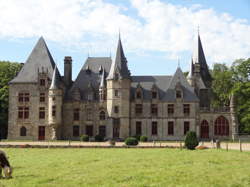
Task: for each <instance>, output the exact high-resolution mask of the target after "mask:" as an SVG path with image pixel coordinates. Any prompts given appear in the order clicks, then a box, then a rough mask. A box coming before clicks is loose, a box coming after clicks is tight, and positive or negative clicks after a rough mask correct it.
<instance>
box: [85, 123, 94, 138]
mask: <svg viewBox="0 0 250 187" xmlns="http://www.w3.org/2000/svg"><path fill="white" fill-rule="evenodd" d="M86 134H87V135H88V136H93V126H92V125H87V126H86Z"/></svg>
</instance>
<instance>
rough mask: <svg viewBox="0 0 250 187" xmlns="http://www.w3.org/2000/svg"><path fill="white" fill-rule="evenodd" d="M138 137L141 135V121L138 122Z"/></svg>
mask: <svg viewBox="0 0 250 187" xmlns="http://www.w3.org/2000/svg"><path fill="white" fill-rule="evenodd" d="M135 133H136V135H141V134H142V133H141V121H137V122H136V132H135Z"/></svg>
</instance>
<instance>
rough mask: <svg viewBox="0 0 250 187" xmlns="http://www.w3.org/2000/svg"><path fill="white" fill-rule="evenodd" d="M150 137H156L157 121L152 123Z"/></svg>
mask: <svg viewBox="0 0 250 187" xmlns="http://www.w3.org/2000/svg"><path fill="white" fill-rule="evenodd" d="M152 135H157V121H153V122H152Z"/></svg>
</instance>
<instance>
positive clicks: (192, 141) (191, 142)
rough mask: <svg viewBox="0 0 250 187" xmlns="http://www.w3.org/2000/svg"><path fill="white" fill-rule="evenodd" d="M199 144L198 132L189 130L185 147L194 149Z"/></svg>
mask: <svg viewBox="0 0 250 187" xmlns="http://www.w3.org/2000/svg"><path fill="white" fill-rule="evenodd" d="M198 144H199V141H198V139H197V136H196V133H195V132H193V131H189V132H188V133H187V135H186V138H185V147H186V148H187V149H190V150H194V149H195V147H196V146H197V145H198Z"/></svg>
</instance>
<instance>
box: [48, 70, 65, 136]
mask: <svg viewBox="0 0 250 187" xmlns="http://www.w3.org/2000/svg"><path fill="white" fill-rule="evenodd" d="M62 96H63V92H62V89H61V88H60V87H59V73H58V71H57V67H55V69H54V72H53V77H52V82H51V86H50V88H49V94H48V97H49V98H48V105H49V106H48V113H49V115H48V123H49V126H50V129H51V140H56V139H58V138H60V128H59V126H61V122H62Z"/></svg>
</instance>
